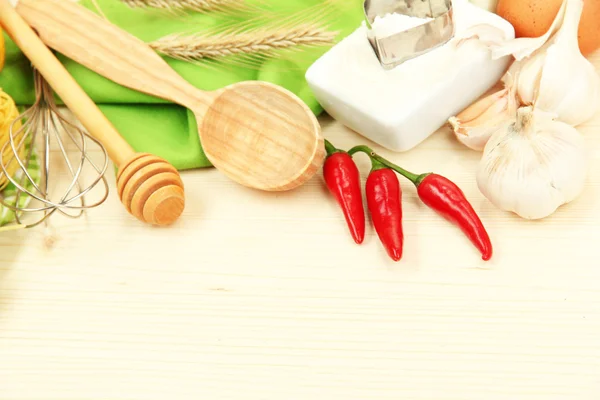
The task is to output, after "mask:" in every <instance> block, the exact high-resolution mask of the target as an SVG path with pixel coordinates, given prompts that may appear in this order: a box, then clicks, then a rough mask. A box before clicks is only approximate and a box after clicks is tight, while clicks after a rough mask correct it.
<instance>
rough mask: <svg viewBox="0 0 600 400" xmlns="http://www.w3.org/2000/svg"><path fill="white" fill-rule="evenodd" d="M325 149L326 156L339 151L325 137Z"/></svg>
mask: <svg viewBox="0 0 600 400" xmlns="http://www.w3.org/2000/svg"><path fill="white" fill-rule="evenodd" d="M325 151H326V152H327V155H328V156H330V155H332V154H334V153H337V152H339V150H338V149H337V148H336V147H335V146H334V145H333V144H331V142H330V141H329V140H327V139H325Z"/></svg>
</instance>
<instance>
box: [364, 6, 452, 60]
mask: <svg viewBox="0 0 600 400" xmlns="http://www.w3.org/2000/svg"><path fill="white" fill-rule="evenodd" d="M364 11H365V17H366V23H367V28H368V38H369V42H370V43H371V46H372V47H373V50H374V51H375V54H376V55H377V58H378V59H379V62H380V63H381V65H382V66H383V68H385V69H392V68H394V67H396V66H398V65H400V64H402V63H403V62H405V61H408V60H410V59H412V58H415V57H418V56H420V55H422V54H424V53H427V52H429V51H431V50H432V49H434V48H436V47H439V46H442V45H443V44H445V43H447V42H448V41H449V40H450V39H452V37H453V36H454V22H453V19H452V15H453V13H452V0H365V2H364ZM388 14H390V15H391V14H402V15H407V16H410V17H417V18H423V19H429V21H428V22H426V23H424V24H422V25H418V26H416V27H413V28H410V29H403V28H402V26H401V24H399V26H397V27H394V26H391V27H390V29H388V27H387V26H386V28H385V31H383V30H382V29H381V28H380V27H378V26H377V23H376V21H375V20H376V18H377V17H380V18H383V17H385V16H387V15H388ZM378 22H379V21H378ZM386 25H387V24H386ZM390 30H391V31H392V32H390Z"/></svg>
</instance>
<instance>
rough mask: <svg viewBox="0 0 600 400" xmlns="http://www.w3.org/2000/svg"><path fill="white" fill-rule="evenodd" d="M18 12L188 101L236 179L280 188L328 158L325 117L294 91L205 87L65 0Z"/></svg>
mask: <svg viewBox="0 0 600 400" xmlns="http://www.w3.org/2000/svg"><path fill="white" fill-rule="evenodd" d="M17 11H18V13H19V14H20V15H21V16H22V17H23V18H24V19H25V20H26V21H27V22H28V23H29V24H30V25H31V26H32V27H33V28H35V29H36V31H37V32H38V34H39V35H40V38H41V39H42V40H43V41H44V42H45V43H46V45H48V46H49V47H51V48H53V49H55V50H57V51H59V52H60V53H62V54H64V55H65V56H67V57H69V58H70V59H72V60H74V61H75V62H77V63H79V64H81V65H84V66H85V67H87V68H89V69H91V70H92V71H95V72H96V73H98V74H100V75H102V76H104V77H106V78H108V79H110V80H112V81H114V82H117V83H119V84H121V85H123V86H126V87H129V88H131V89H134V90H137V91H139V92H143V93H146V94H149V95H152V96H154V97H158V98H162V99H166V100H168V101H171V102H173V103H176V104H180V105H182V106H184V107H186V108H188V109H190V110H191V111H192V112H193V113H194V115H195V117H196V121H197V124H198V131H199V135H200V140H201V143H202V147H203V149H204V152H205V154H206V156H207V158H208V159H209V161H210V162H211V163H212V164H213V165H214V166H215V167H216V168H217V169H218V170H220V171H221V172H223V173H224V174H225V175H227V176H229V178H231V179H233V180H234V181H236V182H238V183H240V184H242V185H245V186H248V187H252V188H256V189H261V190H266V191H282V190H289V189H293V188H295V187H297V186H299V185H302V184H303V183H305V182H306V181H307V180H309V179H310V178H311V177H312V176H313V175H315V174H316V173H317V171H318V170H319V168H320V167H321V166H322V164H323V161H324V158H325V147H324V143H323V141H324V140H323V137H322V136H321V129H320V126H319V123H318V121H317V119H316V117H315V116H314V114H313V113H312V111H311V110H310V109H309V108H308V107H307V106H306V105H305V104H304V103H303V102H302V101H301V100H300V99H299V98H298V97H297V96H295V95H294V94H293V93H291V92H289V91H287V90H285V89H283V88H281V87H279V86H276V85H273V84H270V83H267V82H261V81H247V82H240V83H236V84H233V85H230V86H228V87H225V88H222V89H220V90H217V91H214V92H204V91H201V90H199V89H197V88H195V87H194V86H192V85H191V84H189V83H188V82H187V81H185V80H184V79H183V78H182V77H180V76H179V75H178V74H177V73H176V72H175V71H174V70H173V69H172V68H171V67H170V66H169V65H168V64H167V63H166V62H165V61H164V60H163V59H162V58H161V57H160V56H159V55H157V54H156V52H155V51H154V50H152V49H151V48H150V47H149V46H148V45H146V44H145V43H144V42H142V41H141V40H139V39H137V38H136V37H134V36H132V35H130V34H129V33H127V32H126V31H124V30H122V29H120V28H118V27H116V26H114V25H112V24H111V23H109V22H107V21H105V20H104V19H102V18H101V17H99V16H98V15H96V14H94V13H93V12H91V11H89V10H87V9H86V8H84V7H82V6H80V5H77V4H74V3H72V2H71V1H65V0H20V1H19V2H18V5H17Z"/></svg>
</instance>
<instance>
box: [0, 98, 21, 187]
mask: <svg viewBox="0 0 600 400" xmlns="http://www.w3.org/2000/svg"><path fill="white" fill-rule="evenodd" d="M18 116H19V110H18V108H17V105H16V104H15V102H14V100H13V99H12V98H11V97H10V96H9V95H8V94H6V93H5V92H4V91H2V89H0V149H3V153H2V156H3V157H9V158H10V157H13V152H12V150H11V148H10V145H8V146H6V147H5V144H6V143H7V142H8V141H9V137H10V127H11V125H12V126H13V131H14V132H17V131H18V129H19V128H20V127H21V121H17V117H18ZM13 122H14V124H13ZM19 136H20V135H13V137H14V138H15V140H19V139H20V138H19ZM17 144H18V142H17ZM24 152H25V146H21V150H20V157H21V158H23V157H24ZM5 160H8V158H6V159H5ZM5 164H6V163H5ZM18 166H19V164H18V163H17V162H11V163H10V164H9V165H8V167H7V170H8V173H9V174H10V176H12V175H13V174H14V173H15V172H16V170H17V167H18ZM8 183H9V180H8V178H7V177H6V175H5V174H4V173H3V172H2V171H1V170H0V190H2V189H4V188H5V187H6V185H8Z"/></svg>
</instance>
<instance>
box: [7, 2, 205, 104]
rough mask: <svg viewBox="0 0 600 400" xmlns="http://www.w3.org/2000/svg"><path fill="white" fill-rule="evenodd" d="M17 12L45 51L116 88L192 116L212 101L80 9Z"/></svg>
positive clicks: (47, 6)
mask: <svg viewBox="0 0 600 400" xmlns="http://www.w3.org/2000/svg"><path fill="white" fill-rule="evenodd" d="M17 12H18V13H19V14H20V15H21V16H22V17H23V19H24V20H25V21H27V23H28V24H29V25H30V26H31V27H33V28H34V29H35V30H36V31H37V33H38V35H39V36H40V38H41V39H42V41H43V42H44V43H46V45H48V46H49V47H51V48H53V49H54V50H56V51H58V52H60V53H62V54H64V55H65V56H67V57H69V58H70V59H72V60H74V61H75V62H77V63H79V64H81V65H84V66H85V67H87V68H89V69H91V70H92V71H95V72H96V73H98V74H100V75H102V76H104V77H106V78H108V79H110V80H112V81H114V82H117V83H119V84H120V85H123V86H125V87H128V88H131V89H133V90H137V91H139V92H142V93H146V94H149V95H151V96H155V97H159V98H162V99H165V100H168V101H171V102H174V103H177V104H180V105H182V106H184V107H187V108H189V109H191V110H194V111H199V110H202V109H206V108H207V107H208V106H209V105H210V103H211V102H212V99H213V98H214V97H215V96H214V94H210V93H206V92H202V91H201V90H198V89H197V88H195V87H194V86H192V85H191V84H189V83H188V82H187V81H185V80H184V79H183V78H181V76H179V75H178V74H177V73H176V72H175V71H174V70H173V69H172V68H171V67H170V66H169V64H167V63H166V62H165V60H163V59H162V58H161V57H160V56H159V55H158V54H156V52H155V51H154V50H152V49H151V48H150V47H149V46H148V45H147V44H146V43H144V42H143V41H141V40H139V39H138V38H136V37H135V36H133V35H131V34H129V33H128V32H126V31H124V30H122V29H120V28H118V27H117V26H115V25H113V24H111V23H109V22H107V21H106V20H104V19H103V18H101V17H100V16H98V15H96V14H94V13H93V12H91V11H90V10H88V9H86V8H84V7H82V6H80V5H78V4H75V3H73V2H71V1H65V0H20V1H19V2H18V5H17ZM197 114H198V113H197ZM200 114H201V113H200Z"/></svg>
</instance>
